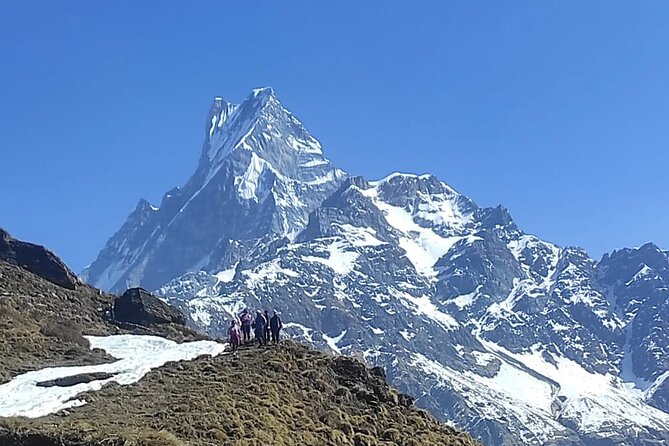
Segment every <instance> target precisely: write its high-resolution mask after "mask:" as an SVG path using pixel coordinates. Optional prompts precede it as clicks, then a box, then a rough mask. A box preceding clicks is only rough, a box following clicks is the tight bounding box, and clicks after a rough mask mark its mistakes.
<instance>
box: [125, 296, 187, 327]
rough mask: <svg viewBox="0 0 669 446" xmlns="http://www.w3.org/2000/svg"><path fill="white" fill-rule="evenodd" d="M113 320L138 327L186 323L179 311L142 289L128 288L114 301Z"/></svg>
mask: <svg viewBox="0 0 669 446" xmlns="http://www.w3.org/2000/svg"><path fill="white" fill-rule="evenodd" d="M113 319H114V320H115V321H118V322H130V323H132V324H138V325H154V324H170V323H174V324H179V325H185V323H186V318H185V317H184V316H183V314H181V312H179V310H177V309H175V308H173V307H171V306H169V305H168V304H166V303H165V302H163V301H162V300H160V299H158V298H157V297H155V296H153V295H151V293H149V292H147V291H146V290H144V289H143V288H130V289H129V290H127V291H126V292H125V293H123V295H122V296H121V297H117V298H116V299H115V300H114V311H113Z"/></svg>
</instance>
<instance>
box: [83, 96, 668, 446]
mask: <svg viewBox="0 0 669 446" xmlns="http://www.w3.org/2000/svg"><path fill="white" fill-rule="evenodd" d="M263 97H264V98H267V104H270V106H264V108H263V107H261V108H262V110H264V112H261V113H259V114H258V113H256V114H253V113H249V112H244V113H243V114H241V115H240V113H241V110H242V109H243V108H244V107H250V105H249V104H247V102H250V104H255V103H256V102H258V101H260V102H261V103H262V102H263V101H264V99H262V100H261V99H259V98H263ZM238 115H239V116H238ZM241 116H245V118H244V119H241V118H240V117H241ZM248 116H254V117H255V118H247V117H248ZM254 119H255V121H254ZM238 121H239V123H237V122H238ZM208 122H211V125H212V127H211V128H208V132H209V133H208V136H207V142H206V143H205V150H204V152H203V155H202V159H201V161H200V168H199V169H198V172H196V174H195V175H194V177H193V178H192V179H191V181H190V182H189V184H190V183H191V182H194V183H197V184H198V185H200V186H199V187H200V188H205V189H207V188H209V187H210V186H207V184H208V183H207V180H206V179H207V178H208V177H210V176H211V178H212V179H210V180H208V181H209V182H211V181H216V182H217V184H221V185H227V186H221V190H227V191H228V192H226V193H225V194H223V195H220V197H222V198H221V199H220V200H219V199H218V197H219V195H217V194H213V195H206V200H204V198H203V202H202V207H198V208H192V209H191V210H189V205H188V200H191V201H196V202H197V200H198V199H199V198H198V197H199V196H200V195H201V194H202V193H195V192H193V190H194V189H193V187H192V186H189V185H186V186H185V187H184V189H183V191H187V190H188V193H185V192H184V193H183V196H184V197H185V196H187V197H189V198H188V199H186V198H182V199H181V200H182V201H183V200H186V201H184V202H185V203H186V204H185V205H181V207H178V208H179V209H180V210H181V211H179V212H178V215H177V216H176V217H172V218H174V219H176V221H178V222H180V223H181V225H180V226H179V228H180V232H173V231H172V229H171V227H170V226H169V225H168V226H165V224H164V223H162V220H156V221H160V222H161V223H156V226H151V224H152V223H150V222H151V221H152V217H151V215H153V213H160V212H164V211H163V209H164V208H165V206H164V205H161V208H160V210H157V211H156V210H154V208H152V207H150V205H148V206H147V204H142V203H140V206H139V207H138V210H136V211H135V212H134V213H133V214H132V215H131V217H130V218H129V221H128V223H126V226H125V227H124V228H122V230H121V231H120V232H119V233H118V234H117V235H116V236H115V237H114V238H113V239H112V240H110V243H109V244H108V247H107V248H105V249H108V248H109V247H110V246H111V247H113V249H111V248H109V250H108V251H106V252H105V251H103V253H101V256H100V258H99V259H98V261H97V263H99V266H95V264H94V265H93V267H92V268H91V270H89V280H90V277H92V276H91V275H90V271H93V270H94V269H95V270H96V271H103V272H104V271H107V270H105V269H101V267H102V266H103V265H107V266H106V267H105V268H110V269H109V271H118V270H120V268H119V267H118V265H124V262H126V263H127V261H126V260H125V259H128V258H129V257H130V258H134V257H133V256H134V255H135V254H132V255H130V256H129V257H128V256H125V255H123V252H124V249H125V248H124V247H125V246H128V245H129V244H131V245H132V246H141V247H142V248H141V249H139V251H137V249H138V248H133V249H134V250H130V251H128V252H129V253H135V252H140V253H145V254H141V255H139V256H138V257H137V259H138V260H133V261H132V262H130V263H131V266H130V267H129V269H128V270H126V271H125V272H123V274H121V275H120V276H119V277H122V279H119V280H116V281H115V282H114V284H113V285H111V287H112V288H114V287H116V288H118V287H119V286H123V284H124V283H133V284H136V283H139V284H141V285H144V286H146V287H148V288H151V289H157V290H158V292H159V293H160V294H161V295H163V296H164V297H165V298H166V299H167V300H169V301H170V302H171V303H173V304H175V305H177V306H179V307H181V308H183V309H184V310H185V311H186V312H187V313H188V314H190V315H191V318H192V320H193V324H194V325H196V326H197V327H198V328H200V329H202V330H205V331H207V332H209V333H210V334H213V335H222V334H223V333H224V330H225V327H226V325H227V319H228V318H229V315H230V314H232V313H236V312H238V311H240V310H241V309H242V308H244V307H252V308H267V309H269V308H277V309H279V310H280V311H281V312H282V314H283V319H284V321H286V322H287V323H286V327H287V330H288V331H289V332H290V333H291V335H292V336H295V337H298V338H301V339H304V340H305V341H307V342H309V343H312V344H315V345H318V346H320V347H322V348H326V349H330V350H332V351H334V352H336V353H341V354H351V355H359V356H360V357H362V358H364V359H365V360H366V361H367V362H369V363H371V364H378V365H382V366H384V367H385V368H386V370H387V371H388V376H389V378H390V379H391V380H392V381H393V383H394V384H395V385H396V386H397V387H399V388H400V389H402V390H404V391H406V392H408V393H410V394H412V395H413V396H415V397H416V398H417V399H418V403H419V404H420V405H422V406H423V407H425V408H427V409H429V410H430V411H431V412H432V413H434V414H435V415H437V416H438V417H440V418H442V419H444V420H448V421H450V422H453V423H455V424H457V425H458V426H460V427H462V428H464V429H466V430H468V431H470V432H472V433H473V434H474V435H475V436H477V437H478V438H480V439H481V440H482V441H483V442H484V444H490V445H501V444H508V445H515V444H518V445H520V444H546V445H548V444H551V445H584V444H587V445H595V444H597V445H599V444H612V445H623V444H624V445H641V444H661V443H662V442H666V441H669V415H667V412H666V411H667V401H668V400H669V391H668V390H667V389H669V380H668V379H667V378H668V377H669V364H667V363H666V360H665V357H666V355H664V353H665V349H666V348H667V345H668V340H667V338H666V337H665V336H666V334H667V333H669V320H667V319H666V317H665V315H666V314H669V313H667V312H666V311H664V310H665V306H666V302H667V297H668V296H667V294H666V293H667V285H666V284H667V283H669V266H668V265H669V255H667V253H666V252H663V251H661V250H659V249H658V248H657V247H654V246H651V247H649V246H644V247H642V248H639V249H633V250H623V251H617V252H615V253H613V254H612V255H610V256H605V258H604V259H603V260H602V261H601V262H596V261H594V260H592V259H590V258H589V257H588V255H587V254H586V253H585V252H584V251H582V250H580V249H578V248H572V247H567V248H563V247H559V246H556V245H554V244H552V243H549V242H546V241H543V240H541V239H540V238H538V237H536V236H533V235H529V234H526V233H524V232H523V231H522V230H521V229H520V228H518V227H517V225H516V224H515V223H514V222H513V219H512V218H511V216H510V214H509V213H508V211H506V210H505V209H504V208H502V207H496V208H480V207H478V206H477V205H476V204H475V203H474V202H473V201H472V200H470V199H469V198H467V197H465V196H463V195H461V194H459V193H458V192H457V191H455V190H454V189H453V188H451V187H450V186H448V185H446V184H444V183H443V182H441V181H439V180H438V179H437V178H435V177H434V176H432V175H411V174H399V173H396V174H392V175H389V176H388V177H386V178H384V179H382V180H379V181H373V182H369V181H366V180H365V179H363V178H359V177H350V178H346V179H344V177H345V175H344V174H342V173H341V172H340V171H338V170H336V169H334V168H332V167H330V166H329V164H328V163H327V161H326V160H325V158H323V157H322V154H321V151H320V146H318V144H317V143H316V142H315V140H313V138H311V137H310V136H308V134H306V131H305V130H304V129H303V128H302V126H301V125H299V123H297V122H296V121H294V118H292V116H291V115H289V114H288V112H285V110H284V109H283V107H281V106H280V104H278V101H276V98H275V97H274V95H273V94H271V93H270V92H268V91H267V90H259V91H255V92H254V93H253V94H252V95H251V97H250V98H249V99H247V101H246V102H245V103H244V104H242V105H240V106H230V105H227V103H225V102H224V101H222V100H221V101H217V102H216V104H215V107H214V112H213V113H212V115H211V118H210V120H209V121H208ZM277 122H282V124H281V125H279V124H277ZM233 123H235V124H233ZM277 128H280V130H276V129H277ZM257 129H265V130H263V131H260V133H258V130H257ZM274 130H276V131H277V132H278V133H280V135H278V134H274V133H272V132H273V131H274ZM265 133H267V134H269V135H274V136H272V137H275V138H278V140H279V141H281V143H280V144H279V143H272V144H271V145H270V146H266V145H263V143H262V141H263V140H264V138H266V136H264V135H265ZM240 134H241V135H247V136H246V137H244V138H241V139H240V138H238V137H237V136H235V135H240ZM233 140H234V141H242V142H241V143H239V144H238V143H237V142H234V143H232V142H228V141H233ZM214 141H216V142H214ZM244 141H246V142H244ZM231 144H232V145H231ZM245 144H247V145H248V146H247V145H245ZM237 145H238V146H239V147H237V148H235V147H236V146H237ZM212 147H217V149H212ZM242 155H243V156H242ZM241 158H243V159H244V161H243V162H241V161H239V159H241ZM237 165H239V166H238V168H236V169H235V168H233V166H237ZM203 166H204V167H203ZM212 166H228V167H222V169H223V170H220V171H218V170H216V168H215V167H212ZM312 169H316V170H315V171H314V170H312ZM199 172H205V173H199ZM211 172H214V173H213V174H212V173H211ZM264 175H270V176H271V182H269V183H266V182H265V181H264V180H263V178H264ZM213 178H217V179H216V180H213ZM326 180H327V181H326ZM268 184H270V185H268ZM226 187H227V189H226ZM216 190H219V189H216ZM267 197H272V198H269V200H270V201H271V202H272V203H273V204H272V206H265V205H261V206H258V207H239V206H238V205H237V204H236V203H258V204H259V203H265V201H266V200H268V198H267ZM303 204H304V206H303ZM205 205H206V206H205ZM196 209H197V212H195V210H196ZM219 215H225V216H226V217H225V219H224V220H219V219H217V218H218V217H217V216H219ZM147 216H148V217H147ZM251 217H252V218H251ZM196 219H197V220H198V221H194V220H196ZM202 221H205V222H212V221H214V222H219V221H224V222H225V224H226V225H225V229H220V228H221V226H217V225H214V226H213V227H215V228H216V231H215V232H216V237H219V239H217V241H216V243H212V242H211V239H210V243H209V245H208V249H209V251H207V250H206V249H198V248H197V247H198V246H199V245H198V244H197V237H196V236H194V235H193V233H191V232H190V231H191V230H195V231H197V230H202V231H205V232H207V231H209V232H211V229H207V230H205V229H204V228H202V227H201V226H199V225H200V223H201V222H202ZM154 232H155V233H154ZM147 233H148V234H151V235H150V236H147V237H143V236H142V234H147ZM119 234H120V235H119ZM194 239H195V240H194ZM222 239H225V243H223V244H222V242H221V240H222ZM163 245H165V246H169V249H170V250H169V251H167V250H165V248H162V246H163ZM214 245H216V246H217V248H216V249H213V250H212V249H211V247H212V246H214ZM144 246H146V247H144ZM119 247H120V248H119ZM147 250H148V251H147ZM151 250H154V251H153V252H157V253H160V257H152V254H150V253H151V252H152V251H151ZM194 251H197V253H198V254H197V256H196V255H192V252H194ZM146 253H149V254H146ZM156 255H157V254H156ZM166 255H171V256H177V257H180V258H179V262H178V263H174V261H173V260H172V259H171V257H165V256H166ZM182 258H190V260H189V261H188V262H186V261H182V260H183V259H182ZM101 259H102V260H101ZM203 259H205V260H203ZM121 269H122V268H121ZM166 271H169V274H168V273H166ZM109 276H110V274H109V273H104V274H102V273H98V274H97V276H96V277H98V278H101V279H100V280H102V282H96V283H105V281H106V280H107V279H106V278H107V277H109ZM130 279H131V280H130ZM133 281H134V282H133ZM107 283H108V281H107Z"/></svg>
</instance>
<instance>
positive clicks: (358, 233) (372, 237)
mask: <svg viewBox="0 0 669 446" xmlns="http://www.w3.org/2000/svg"><path fill="white" fill-rule="evenodd" d="M335 224H336V223H335ZM338 226H339V227H340V228H341V229H342V230H343V232H344V235H345V237H346V240H347V241H348V242H349V243H350V244H351V245H352V246H359V247H362V246H379V245H385V244H386V243H385V242H382V241H381V240H379V239H378V238H376V230H374V229H373V228H363V227H359V226H353V225H350V224H348V223H346V224H343V225H338Z"/></svg>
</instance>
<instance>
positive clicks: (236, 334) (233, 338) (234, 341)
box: [228, 319, 242, 355]
mask: <svg viewBox="0 0 669 446" xmlns="http://www.w3.org/2000/svg"><path fill="white" fill-rule="evenodd" d="M228 338H229V340H230V346H231V347H232V354H233V355H236V354H237V349H239V344H240V342H241V341H242V334H241V332H240V331H239V326H238V325H237V321H235V320H234V319H233V320H232V322H230V328H228Z"/></svg>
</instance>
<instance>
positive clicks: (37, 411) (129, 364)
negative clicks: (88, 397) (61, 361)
mask: <svg viewBox="0 0 669 446" xmlns="http://www.w3.org/2000/svg"><path fill="white" fill-rule="evenodd" d="M86 338H87V339H88V340H89V342H90V344H91V349H95V348H100V349H103V350H105V351H106V352H107V353H109V354H110V355H112V356H114V357H115V358H117V359H118V361H115V362H112V363H110V364H100V365H92V366H75V367H49V368H44V369H41V370H36V371H32V372H27V373H24V374H23V375H19V376H17V377H15V378H14V379H13V380H11V381H10V382H8V383H6V384H3V385H0V417H15V416H23V417H30V418H37V417H41V416H45V415H48V414H50V413H55V412H58V411H59V410H62V409H67V408H71V407H78V406H82V405H84V404H86V403H85V401H83V400H80V399H77V398H76V397H77V395H80V394H82V393H84V392H90V391H96V390H100V389H101V388H102V386H104V385H105V384H107V383H109V382H116V383H118V384H121V385H128V384H132V383H135V382H137V381H139V380H140V379H142V377H144V375H146V374H147V373H148V372H150V371H151V370H152V369H155V368H157V367H161V366H162V365H164V364H165V363H167V362H170V361H189V360H192V359H195V358H197V357H198V356H202V355H212V356H217V355H220V354H221V353H223V350H224V349H225V344H221V343H218V342H214V341H196V342H184V343H182V344H177V343H176V342H174V341H170V340H168V339H165V338H161V337H158V336H145V335H114V336H86ZM99 372H107V373H110V374H113V375H114V376H113V377H111V378H109V379H105V380H97V381H91V382H89V383H82V384H77V385H74V386H69V387H59V386H53V387H40V386H37V383H40V382H44V381H50V380H54V379H57V378H65V377H69V376H76V375H81V374H89V373H99Z"/></svg>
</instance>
